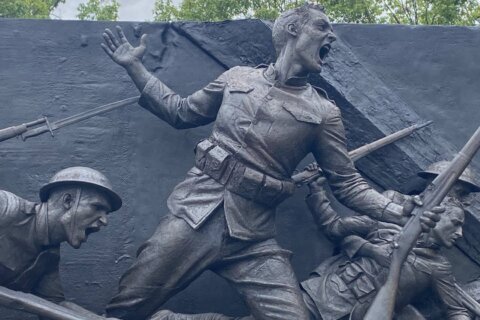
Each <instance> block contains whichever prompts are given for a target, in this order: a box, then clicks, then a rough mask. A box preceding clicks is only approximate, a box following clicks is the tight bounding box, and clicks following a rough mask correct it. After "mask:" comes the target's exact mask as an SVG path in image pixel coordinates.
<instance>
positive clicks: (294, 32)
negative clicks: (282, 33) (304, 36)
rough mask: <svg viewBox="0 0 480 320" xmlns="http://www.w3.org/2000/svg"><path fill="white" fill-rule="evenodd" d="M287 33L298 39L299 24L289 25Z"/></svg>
mask: <svg viewBox="0 0 480 320" xmlns="http://www.w3.org/2000/svg"><path fill="white" fill-rule="evenodd" d="M287 32H288V33H290V34H291V35H292V36H294V37H296V36H297V35H298V27H297V24H296V23H293V22H292V23H289V24H287Z"/></svg>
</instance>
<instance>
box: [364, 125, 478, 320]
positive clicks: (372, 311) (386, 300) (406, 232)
mask: <svg viewBox="0 0 480 320" xmlns="http://www.w3.org/2000/svg"><path fill="white" fill-rule="evenodd" d="M479 148H480V127H479V128H478V129H477V130H476V131H475V133H474V134H473V136H472V137H471V138H470V140H468V142H467V143H466V144H465V146H464V147H463V148H462V150H461V151H460V152H459V153H458V154H457V156H455V158H454V159H453V160H452V162H451V163H450V165H449V166H448V168H447V169H446V170H445V171H443V172H442V173H440V174H439V175H438V176H437V177H436V178H435V179H434V180H433V181H432V183H430V185H429V186H428V187H427V189H426V190H425V191H424V192H423V193H422V198H423V206H422V207H416V208H414V209H413V211H412V217H411V218H410V220H409V221H408V222H407V223H406V224H405V226H404V227H403V229H402V231H401V232H400V233H399V235H398V238H397V241H396V242H395V243H394V246H395V250H394V252H393V255H392V262H391V264H390V269H389V273H388V278H387V281H386V282H385V284H384V285H383V286H382V287H381V289H380V290H379V291H378V293H377V295H376V296H375V298H374V300H373V303H372V305H371V306H370V308H369V309H368V311H367V313H366V315H365V317H364V320H378V319H387V320H388V319H392V316H393V312H394V308H395V300H396V295H397V289H398V282H399V279H400V272H401V269H402V265H403V263H404V261H405V260H406V258H407V256H408V254H409V253H410V251H411V250H412V248H413V247H414V246H415V244H416V242H417V240H418V237H419V236H420V233H421V232H422V227H421V224H420V217H421V215H422V213H423V211H426V210H430V209H432V208H433V207H435V206H438V205H439V204H440V203H441V202H442V200H443V199H444V198H445V196H446V195H447V194H448V192H449V191H450V189H451V187H452V186H453V184H454V183H455V182H456V181H457V179H458V178H459V177H460V175H461V174H462V172H463V171H464V170H465V168H466V167H467V166H468V164H469V163H470V161H471V160H472V158H473V157H474V156H475V154H476V152H477V151H478V149H479Z"/></svg>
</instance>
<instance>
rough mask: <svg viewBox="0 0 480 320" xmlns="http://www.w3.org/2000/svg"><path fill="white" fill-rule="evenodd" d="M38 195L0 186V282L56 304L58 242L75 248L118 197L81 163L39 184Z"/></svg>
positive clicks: (98, 224)
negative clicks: (33, 197) (26, 196)
mask: <svg viewBox="0 0 480 320" xmlns="http://www.w3.org/2000/svg"><path fill="white" fill-rule="evenodd" d="M40 199H41V202H40V203H34V202H30V201H28V200H25V199H22V198H20V197H18V196H16V195H14V194H12V193H10V192H7V191H3V190H0V235H1V241H0V285H2V286H5V287H8V288H10V289H13V290H19V291H24V292H31V293H33V294H36V295H38V296H40V297H42V298H45V299H48V300H50V301H52V302H55V303H59V302H62V301H63V300H64V295H63V290H62V286H61V283H60V277H59V260H60V244H61V243H62V242H68V243H69V244H70V245H71V246H72V247H74V248H79V247H80V246H81V244H82V243H83V242H85V241H86V240H87V237H88V235H89V234H90V233H92V232H96V231H99V230H100V228H101V227H102V226H105V225H106V224H107V214H108V213H109V212H112V211H116V210H118V209H119V208H120V207H121V206H122V200H121V198H120V196H119V195H118V194H117V193H116V192H115V191H113V189H112V187H111V184H110V182H109V181H108V179H107V178H106V177H105V176H104V175H103V174H102V173H100V172H98V171H97V170H94V169H90V168H86V167H71V168H67V169H64V170H61V171H59V172H58V173H57V174H55V175H54V176H53V178H52V179H51V180H50V182H49V183H47V184H46V185H45V186H43V187H42V188H41V190H40Z"/></svg>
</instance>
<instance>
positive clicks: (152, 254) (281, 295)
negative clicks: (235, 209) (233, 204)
mask: <svg viewBox="0 0 480 320" xmlns="http://www.w3.org/2000/svg"><path fill="white" fill-rule="evenodd" d="M208 219H209V220H208V221H206V222H205V224H204V225H203V226H202V227H201V228H199V229H197V230H194V229H193V228H191V227H190V226H189V225H188V224H187V223H186V222H185V221H184V220H183V219H182V218H179V217H176V216H174V215H172V214H168V215H166V216H164V217H163V218H162V220H161V222H160V224H159V226H158V227H157V229H156V231H155V233H154V234H153V236H152V237H151V238H150V239H149V240H147V241H146V242H145V243H144V244H143V245H142V246H141V247H140V248H139V250H138V253H137V259H136V261H135V262H134V264H133V265H132V266H131V267H130V268H129V269H128V270H127V272H126V273H125V274H124V275H123V276H122V277H121V279H120V284H119V292H118V294H117V295H115V296H114V297H113V298H112V300H111V301H110V303H109V304H108V305H107V314H108V316H110V317H116V318H120V319H124V320H139V319H145V318H147V317H148V316H150V315H151V314H152V313H154V312H155V310H157V309H158V308H159V307H160V306H161V305H162V304H163V303H165V302H166V301H167V300H168V299H169V298H171V297H172V296H173V295H175V294H176V293H178V292H180V291H181V290H183V289H184V288H186V287H187V286H188V285H189V284H190V283H191V282H192V281H193V280H195V278H197V277H198V276H199V275H200V274H201V273H202V272H203V271H205V270H211V271H213V272H214V273H216V274H218V275H219V276H221V277H223V278H224V279H226V280H227V281H228V282H229V283H230V284H231V285H232V286H233V287H234V288H235V289H236V290H237V291H238V292H239V293H240V295H241V296H242V297H243V299H244V301H245V303H246V304H247V306H248V308H249V310H250V312H251V315H252V316H253V317H254V318H255V319H257V320H262V319H275V320H277V319H278V320H292V319H295V320H308V319H310V317H309V312H308V309H307V307H306V306H305V304H304V302H303V299H302V293H301V289H300V285H299V283H298V281H297V278H296V276H295V273H294V271H293V268H292V266H291V264H290V256H291V252H290V251H288V250H285V249H282V248H281V247H280V246H279V245H278V243H277V242H276V240H275V239H273V238H271V239H266V240H261V241H243V240H239V239H235V238H232V237H230V236H229V233H228V229H227V223H226V220H225V215H224V209H223V206H219V207H218V208H217V209H216V212H214V213H213V214H212V215H211V216H210V217H209V218H208Z"/></svg>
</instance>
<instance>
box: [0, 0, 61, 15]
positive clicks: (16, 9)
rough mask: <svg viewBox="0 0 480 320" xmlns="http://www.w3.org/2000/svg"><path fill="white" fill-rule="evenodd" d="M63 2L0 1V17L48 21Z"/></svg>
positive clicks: (52, 0) (55, 0)
mask: <svg viewBox="0 0 480 320" xmlns="http://www.w3.org/2000/svg"><path fill="white" fill-rule="evenodd" d="M62 2H65V0H0V17H3V18H35V19H48V18H50V13H51V12H52V11H53V9H55V7H56V6H58V4H60V3H62Z"/></svg>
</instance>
